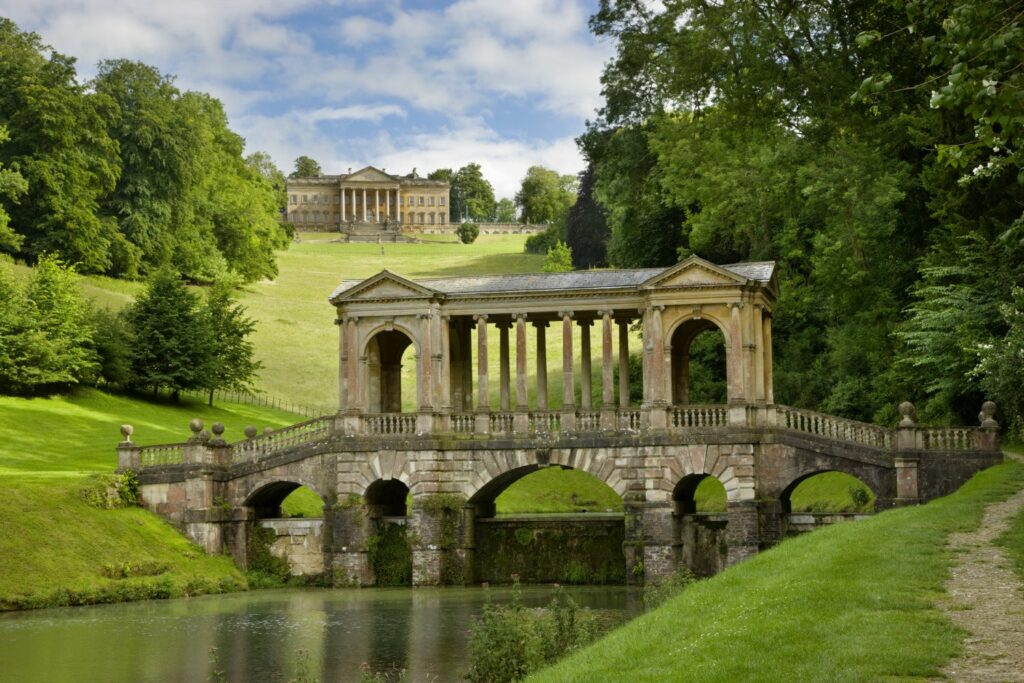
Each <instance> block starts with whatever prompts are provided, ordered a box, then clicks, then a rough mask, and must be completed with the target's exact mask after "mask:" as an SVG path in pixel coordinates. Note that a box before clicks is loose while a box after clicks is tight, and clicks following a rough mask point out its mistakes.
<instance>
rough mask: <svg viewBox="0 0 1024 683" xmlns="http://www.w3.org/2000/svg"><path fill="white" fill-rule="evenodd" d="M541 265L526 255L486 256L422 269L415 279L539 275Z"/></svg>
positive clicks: (541, 262)
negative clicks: (432, 268)
mask: <svg viewBox="0 0 1024 683" xmlns="http://www.w3.org/2000/svg"><path fill="white" fill-rule="evenodd" d="M542 265H543V261H541V260H538V259H537V257H531V256H529V255H527V254H487V255H485V256H478V257H477V258H474V259H472V260H470V259H466V260H464V261H462V262H461V263H459V265H457V266H445V267H442V268H438V269H435V270H427V269H424V270H421V271H419V272H418V273H417V277H421V278H430V277H459V276H465V275H492V274H507V273H539V272H540V270H541V266H542Z"/></svg>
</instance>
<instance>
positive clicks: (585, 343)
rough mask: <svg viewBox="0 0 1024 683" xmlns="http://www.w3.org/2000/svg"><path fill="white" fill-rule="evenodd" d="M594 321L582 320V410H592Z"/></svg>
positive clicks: (580, 324) (580, 322) (580, 323)
mask: <svg viewBox="0 0 1024 683" xmlns="http://www.w3.org/2000/svg"><path fill="white" fill-rule="evenodd" d="M591 324H593V321H592V320H580V321H579V326H580V408H582V409H583V410H590V408H591V396H590V394H591V392H592V391H593V388H592V387H591V377H590V373H591V367H590V326H591Z"/></svg>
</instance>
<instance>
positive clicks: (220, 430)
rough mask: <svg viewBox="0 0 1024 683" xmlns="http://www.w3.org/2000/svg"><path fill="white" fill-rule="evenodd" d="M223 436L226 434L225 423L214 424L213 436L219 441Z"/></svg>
mask: <svg viewBox="0 0 1024 683" xmlns="http://www.w3.org/2000/svg"><path fill="white" fill-rule="evenodd" d="M222 434H224V423H223V422H214V423H213V435H214V436H216V437H217V438H218V439H219V438H220V437H221V435H222Z"/></svg>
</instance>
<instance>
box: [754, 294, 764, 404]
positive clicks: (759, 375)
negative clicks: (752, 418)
mask: <svg viewBox="0 0 1024 683" xmlns="http://www.w3.org/2000/svg"><path fill="white" fill-rule="evenodd" d="M763 313H764V304H757V305H756V306H754V345H755V348H754V398H755V399H756V400H758V401H764V317H763Z"/></svg>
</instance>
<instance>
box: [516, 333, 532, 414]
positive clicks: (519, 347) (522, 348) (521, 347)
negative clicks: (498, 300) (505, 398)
mask: <svg viewBox="0 0 1024 683" xmlns="http://www.w3.org/2000/svg"><path fill="white" fill-rule="evenodd" d="M512 317H513V318H515V321H516V410H518V411H522V412H525V411H527V410H529V409H530V408H529V405H528V403H527V400H528V399H527V395H526V371H527V368H526V314H525V313H516V314H514V315H513V316H512Z"/></svg>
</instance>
